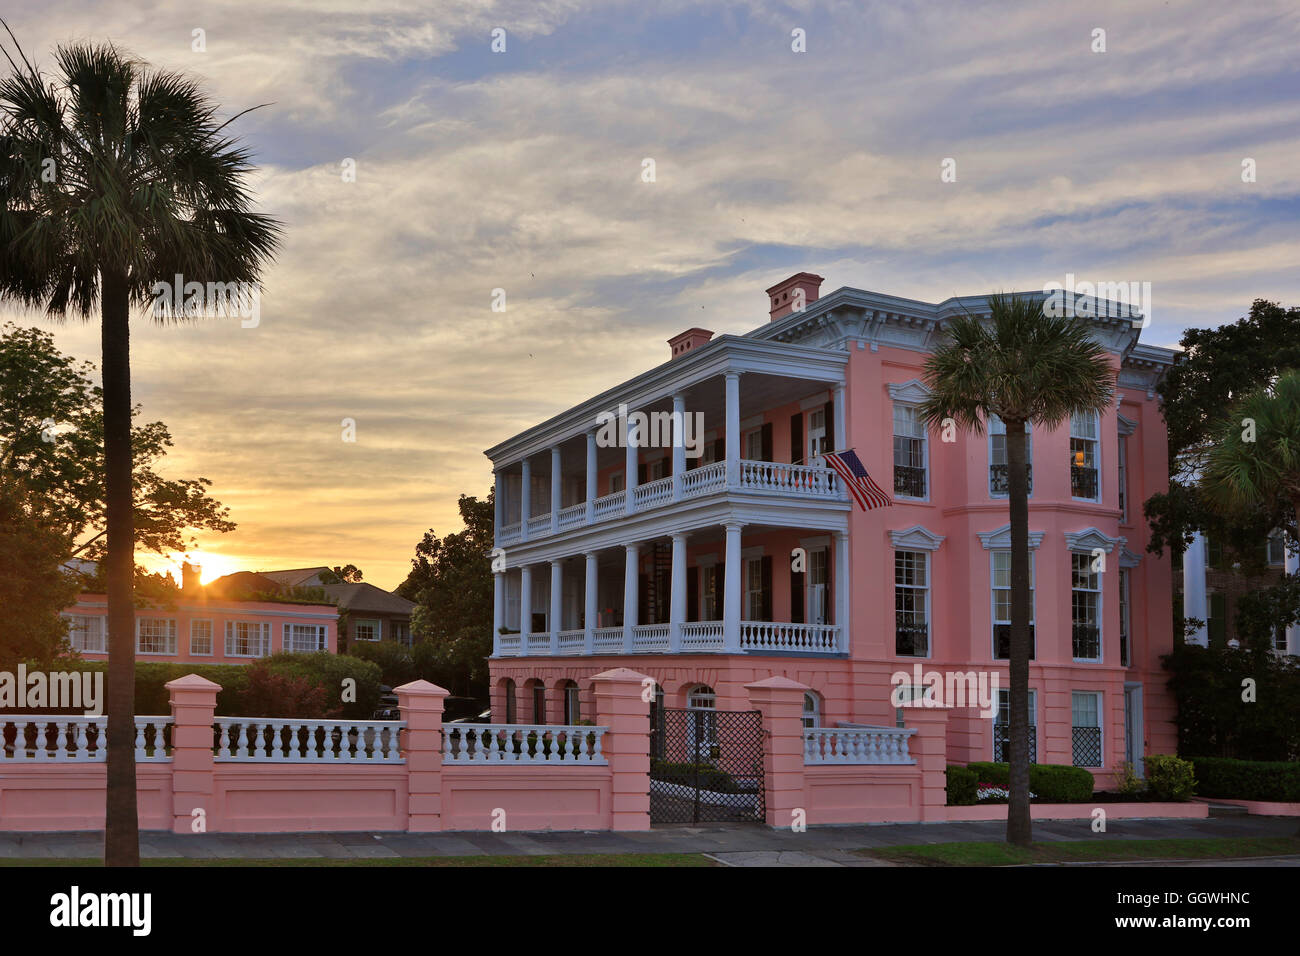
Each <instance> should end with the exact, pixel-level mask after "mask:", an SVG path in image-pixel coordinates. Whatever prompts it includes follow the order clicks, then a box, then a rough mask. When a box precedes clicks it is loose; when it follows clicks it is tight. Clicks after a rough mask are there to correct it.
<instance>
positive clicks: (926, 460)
mask: <svg viewBox="0 0 1300 956" xmlns="http://www.w3.org/2000/svg"><path fill="white" fill-rule="evenodd" d="M900 409H902V410H904V411H905V412H908V413H910V414H911V415H913V416H915V421H914V422H912V424H913V425H914V426H915V430H916V431H918V432H919V433H920V434H916V435H912V434H900V433H899V431H898V425H899V420H898V419H899V416H898V412H899V410H900ZM890 414H891V416H892V420H893V431H892V432H891V438H890V474H889V484H890V491H891V493H892V495H893V497H894V498H902V499H903V500H905V501H929V500H930V491H931V488H930V482H931V478H932V475H931V472H930V429H929V428H928V427H927V426H926V423H925V419H924V418H922V417H921V411H920V406H918V405H916V404H914V403H912V402H903V401H899V400H897V399H895V400H894V403H893V410H892V411H891V413H890ZM904 417H905V418H906V417H907V416H904ZM894 438H906V439H909V440H911V441H919V442H920V443H921V470H922V471H923V472H924V473H925V494H924V495H920V496H916V495H905V494H903V493H902V492H900V491H895V490H894V474H893V469H894V468H895V467H897V460H898V459H897V453H896V452H894V448H893V439H894ZM913 467H915V466H913Z"/></svg>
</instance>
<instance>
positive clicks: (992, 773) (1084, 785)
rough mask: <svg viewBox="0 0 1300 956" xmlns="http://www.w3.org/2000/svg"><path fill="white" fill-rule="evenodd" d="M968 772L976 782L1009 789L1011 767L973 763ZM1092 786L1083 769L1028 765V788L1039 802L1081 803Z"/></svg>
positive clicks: (1092, 782) (1053, 764)
mask: <svg viewBox="0 0 1300 956" xmlns="http://www.w3.org/2000/svg"><path fill="white" fill-rule="evenodd" d="M967 769H969V770H971V771H973V772H974V773H975V776H976V777H977V780H976V781H975V782H976V783H990V784H992V785H993V786H995V787H1007V788H1009V787H1010V786H1011V765H1010V764H1006V763H987V762H976V763H972V764H969V765H968V768H967ZM1094 783H1095V781H1094V780H1093V776H1092V774H1090V773H1089V772H1088V771H1087V770H1084V769H1083V768H1082V767H1071V766H1068V765H1067V764H1059V763H1034V764H1030V765H1029V789H1030V791H1031V792H1033V793H1034V794H1035V795H1036V796H1035V799H1037V800H1038V801H1039V802H1040V803H1083V802H1085V801H1087V800H1089V799H1090V798H1091V797H1092V789H1093V784H1094Z"/></svg>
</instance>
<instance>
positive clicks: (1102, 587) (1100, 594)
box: [1070, 551, 1106, 664]
mask: <svg viewBox="0 0 1300 956" xmlns="http://www.w3.org/2000/svg"><path fill="white" fill-rule="evenodd" d="M1076 558H1081V559H1083V560H1084V561H1085V562H1087V568H1088V572H1087V573H1088V574H1089V575H1091V576H1095V577H1096V579H1097V586H1096V587H1095V588H1078V587H1075V582H1074V575H1075V569H1074V564H1075V559H1076ZM1096 563H1097V559H1096V558H1095V557H1094V556H1093V555H1092V553H1091V552H1088V551H1071V552H1070V657H1071V659H1072V660H1073V661H1074V663H1076V664H1100V663H1102V662H1103V660H1104V658H1105V656H1106V627H1105V620H1106V617H1105V603H1104V602H1105V591H1106V578H1105V572H1104V571H1101V570H1093V567H1094V566H1095V564H1096ZM1076 592H1077V593H1080V594H1095V595H1096V596H1097V610H1096V618H1097V656H1096V657H1075V656H1074V595H1075V593H1076Z"/></svg>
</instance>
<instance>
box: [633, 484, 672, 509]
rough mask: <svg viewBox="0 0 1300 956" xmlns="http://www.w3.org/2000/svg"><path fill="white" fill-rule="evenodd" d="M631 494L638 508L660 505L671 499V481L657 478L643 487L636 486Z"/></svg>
mask: <svg viewBox="0 0 1300 956" xmlns="http://www.w3.org/2000/svg"><path fill="white" fill-rule="evenodd" d="M632 493H633V498H634V500H635V501H636V503H637V506H638V507H644V506H647V505H657V504H662V503H663V502H665V501H670V500H671V499H672V497H673V479H672V478H671V477H668V478H659V479H656V480H655V481H650V482H647V483H646V484H644V485H637V486H636V488H634V489H633V490H632Z"/></svg>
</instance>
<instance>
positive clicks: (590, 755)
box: [442, 724, 609, 765]
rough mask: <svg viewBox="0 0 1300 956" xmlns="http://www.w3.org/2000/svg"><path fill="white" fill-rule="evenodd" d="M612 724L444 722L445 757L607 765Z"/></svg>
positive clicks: (488, 761) (492, 761)
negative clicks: (607, 738) (606, 740)
mask: <svg viewBox="0 0 1300 956" xmlns="http://www.w3.org/2000/svg"><path fill="white" fill-rule="evenodd" d="M608 729H609V728H608V727H583V726H578V725H572V724H444V725H443V728H442V759H443V762H444V763H456V764H503V763H509V764H587V765H595V764H604V763H605V762H606V761H605V754H604V753H603V752H602V751H601V740H602V738H603V737H604V736H605V731H606V730H608Z"/></svg>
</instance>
